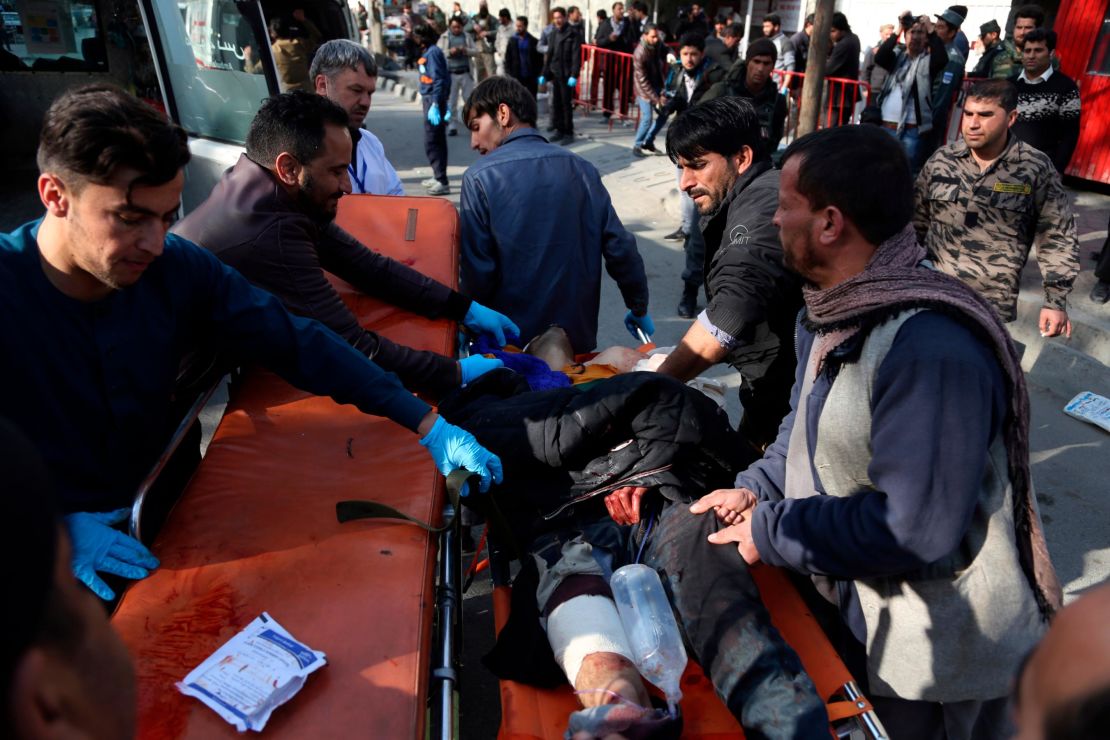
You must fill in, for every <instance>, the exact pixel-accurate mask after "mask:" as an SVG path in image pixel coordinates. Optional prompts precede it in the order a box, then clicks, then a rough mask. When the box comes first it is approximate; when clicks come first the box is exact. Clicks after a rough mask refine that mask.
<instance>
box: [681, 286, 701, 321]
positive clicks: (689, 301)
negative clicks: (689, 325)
mask: <svg viewBox="0 0 1110 740" xmlns="http://www.w3.org/2000/svg"><path fill="white" fill-rule="evenodd" d="M697 313H698V284H697V283H684V284H683V288H682V300H681V301H679V302H678V315H679V316H681V317H682V318H684V319H692V318H694V316H696V315H697Z"/></svg>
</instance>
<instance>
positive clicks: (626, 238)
mask: <svg viewBox="0 0 1110 740" xmlns="http://www.w3.org/2000/svg"><path fill="white" fill-rule="evenodd" d="M459 215H460V217H461V218H462V254H461V259H460V268H461V271H462V285H463V290H464V291H465V292H466V294H467V295H469V296H471V297H472V298H473V299H474V300H476V301H480V302H481V303H482V304H483V305H485V306H489V307H490V308H494V309H496V310H498V311H501V312H502V313H504V314H506V315H507V316H509V318H511V319H512V320H513V321H515V322H516V323H517V325H518V326H519V327H520V331H521V338H522V339H524V340H525V341H528V340H529V339H531V338H532V337H534V336H536V335H537V334H539V333H541V332H543V331H545V330H546V329H547V328H548V327H549V326H550V325H551V324H552V323H557V324H559V326H561V327H563V328H564V329H565V330H566V332H567V336H569V337H570V342H571V345H572V346H573V347H574V351H575V352H589V351H590V350H592V349H593V348H594V345H596V344H597V314H598V309H599V307H600V305H601V266H602V262H603V261H604V264H605V269H606V271H607V272H608V273H609V275H610V276H611V277H612V278H613V280H615V281H616V283H617V285H618V286H620V290H621V296H622V297H623V298H624V305H625V306H627V307H628V308H630V309H632V310H633V311H634V312H635V313H636V314H637V315H642V314H643V312H644V311H646V310H647V307H648V285H647V277H646V275H645V273H644V262H643V259H642V258H641V257H640V253H639V251H638V250H637V249H636V237H634V236H633V235H632V234H631V233H629V231H628V230H627V229H625V228H624V225H623V224H621V221H620V219H619V218H618V217H617V213H616V211H615V210H613V203H612V201H611V200H610V198H609V192H608V191H607V190H606V189H605V186H604V185H603V184H602V182H601V175H600V174H599V173H598V171H597V169H596V168H595V167H594V166H593V165H592V164H590V163H589V162H587V161H586V160H584V159H582V158H581V157H579V156H578V155H577V154H575V153H573V152H570V151H567V150H566V149H565V148H563V147H560V146H558V145H556V144H549V143H548V142H547V141H546V140H545V139H544V138H543V136H542V135H540V133H539V132H538V131H536V130H535V129H534V128H524V129H521V130H519V131H514V132H513V133H512V134H510V135H509V136H508V137H507V138H506V139H505V141H504V142H502V144H501V146H499V147H497V149H494V150H493V151H492V152H490V153H489V154H487V155H485V156H484V157H482V158H481V159H479V160H478V161H477V162H475V163H474V164H472V165H471V166H470V168H469V169H467V171H466V174H465V175H464V176H463V186H462V197H461V200H460V202H459Z"/></svg>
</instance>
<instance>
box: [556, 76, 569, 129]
mask: <svg viewBox="0 0 1110 740" xmlns="http://www.w3.org/2000/svg"><path fill="white" fill-rule="evenodd" d="M551 125H552V126H554V127H555V130H556V131H558V132H559V133H562V134H573V133H574V88H572V87H568V86H567V78H566V77H562V76H558V75H557V76H556V77H555V78H554V79H552V80H551Z"/></svg>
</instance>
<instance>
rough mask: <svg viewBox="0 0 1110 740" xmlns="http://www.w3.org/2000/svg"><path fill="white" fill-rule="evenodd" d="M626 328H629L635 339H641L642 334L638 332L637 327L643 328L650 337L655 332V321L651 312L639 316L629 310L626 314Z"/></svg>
mask: <svg viewBox="0 0 1110 740" xmlns="http://www.w3.org/2000/svg"><path fill="white" fill-rule="evenodd" d="M624 328H625V329H628V333H629V334H631V335H632V337H633V338H634V339H639V338H640V336H639V335H638V334H637V333H636V329H642V330H643V332H644V334H647V335H648V336H649V337H650V336H651V335H652V334H654V333H655V322H654V321H652V320H651V314H647V313H645V314H644V315H643V316H637V315H636V314H634V313H632V312H631V311H629V312H628V313H626V314H625V315H624Z"/></svg>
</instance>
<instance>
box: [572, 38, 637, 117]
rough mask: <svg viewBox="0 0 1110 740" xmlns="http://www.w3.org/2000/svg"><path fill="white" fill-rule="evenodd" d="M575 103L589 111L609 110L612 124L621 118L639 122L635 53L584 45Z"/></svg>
mask: <svg viewBox="0 0 1110 740" xmlns="http://www.w3.org/2000/svg"><path fill="white" fill-rule="evenodd" d="M574 102H575V104H576V105H578V106H579V107H580V108H582V110H583V111H585V112H586V113H589V112H590V111H593V110H599V111H602V112H604V113H608V114H609V116H610V117H609V122H610V124H612V122H613V120H622V119H627V120H630V121H634V122H637V123H638V122H639V120H640V107H639V106H638V105H636V91H635V89H634V87H633V82H632V55H631V54H626V53H624V52H621V51H610V50H609V49H602V48H601V47H599V46H592V45H590V44H583V45H582V67H581V69H580V70H579V72H578V87H577V88H575V91H574Z"/></svg>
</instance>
